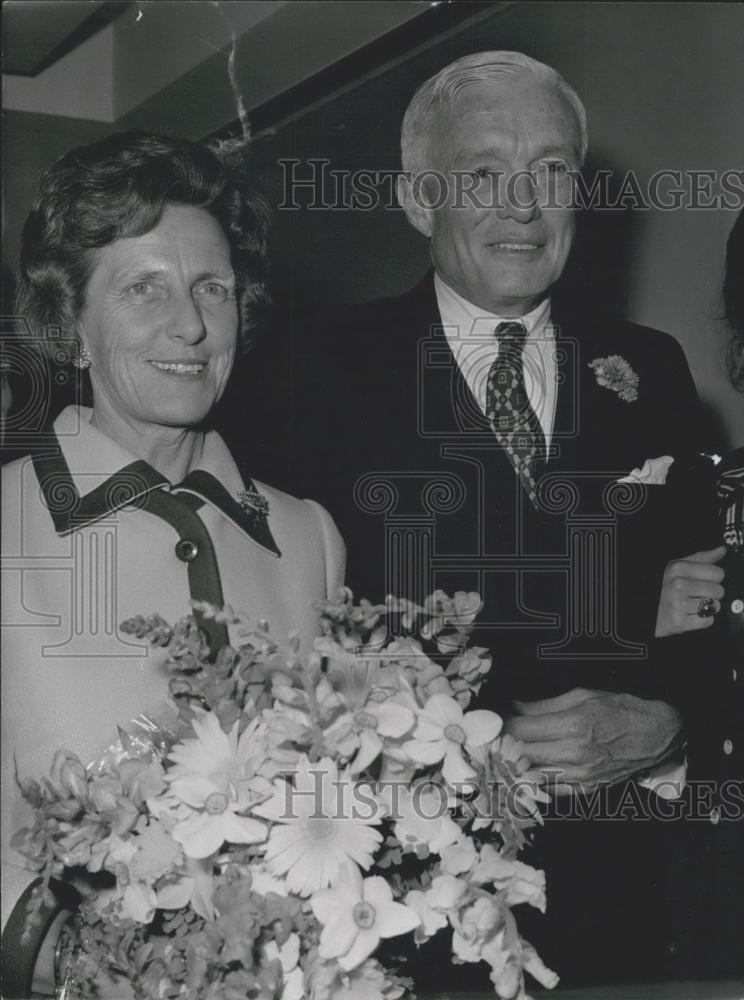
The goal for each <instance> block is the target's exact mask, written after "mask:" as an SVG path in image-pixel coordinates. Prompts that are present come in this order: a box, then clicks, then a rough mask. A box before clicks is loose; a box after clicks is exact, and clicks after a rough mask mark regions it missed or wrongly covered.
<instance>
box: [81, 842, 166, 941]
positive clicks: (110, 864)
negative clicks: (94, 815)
mask: <svg viewBox="0 0 744 1000" xmlns="http://www.w3.org/2000/svg"><path fill="white" fill-rule="evenodd" d="M136 854H137V845H136V842H135V841H134V839H133V838H129V839H127V840H122V839H121V837H117V836H116V834H113V835H112V836H111V837H110V838H109V839H108V841H107V843H106V860H105V867H106V868H107V869H108V870H109V871H111V872H113V873H114V875H115V876H116V889H115V890H108V891H107V890H104V891H103V892H102V893H99V898H98V899H97V901H96V905H97V906H102V905H104V904H105V903H107V902H108V901H109V900H111V899H112V898H113V899H119V900H120V902H121V915H122V916H123V917H129V918H130V919H131V920H136V921H137V922H138V923H140V924H149V923H150V921H151V920H152V918H153V916H154V915H155V908H156V907H157V896H156V894H155V891H154V889H153V888H152V883H151V882H150V881H147V880H145V879H140V878H137V877H136V875H135V874H134V872H133V871H132V867H133V865H132V862H133V859H134V857H135V855H136Z"/></svg>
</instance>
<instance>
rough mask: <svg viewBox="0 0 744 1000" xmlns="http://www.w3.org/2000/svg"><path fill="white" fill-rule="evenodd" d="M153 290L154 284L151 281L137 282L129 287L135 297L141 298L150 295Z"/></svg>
mask: <svg viewBox="0 0 744 1000" xmlns="http://www.w3.org/2000/svg"><path fill="white" fill-rule="evenodd" d="M152 290H153V284H152V282H151V281H135V283H134V284H133V285H130V286H129V292H130V294H131V295H134V296H135V297H138V298H141V297H142V296H144V295H149V294H150V293H151V292H152Z"/></svg>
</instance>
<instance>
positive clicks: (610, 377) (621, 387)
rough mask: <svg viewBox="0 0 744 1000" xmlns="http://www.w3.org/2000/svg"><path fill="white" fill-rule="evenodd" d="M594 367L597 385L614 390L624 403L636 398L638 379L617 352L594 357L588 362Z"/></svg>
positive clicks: (632, 401) (633, 400) (633, 401)
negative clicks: (606, 355)
mask: <svg viewBox="0 0 744 1000" xmlns="http://www.w3.org/2000/svg"><path fill="white" fill-rule="evenodd" d="M589 367H590V368H593V369H594V374H595V375H596V377H597V385H601V386H603V387H604V388H605V389H611V390H612V392H616V393H617V394H618V396H619V397H620V399H622V400H623V401H624V402H626V403H635V401H636V400H637V399H638V383H639V381H640V379H639V378H638V375H637V374H636V372H634V371H633V369H632V368H631V367H630V365H629V364H628V362H627V361H626V360H625V358H621V357H620V355H619V354H610V355H609V357H606V358H595V359H594V361H590V362H589Z"/></svg>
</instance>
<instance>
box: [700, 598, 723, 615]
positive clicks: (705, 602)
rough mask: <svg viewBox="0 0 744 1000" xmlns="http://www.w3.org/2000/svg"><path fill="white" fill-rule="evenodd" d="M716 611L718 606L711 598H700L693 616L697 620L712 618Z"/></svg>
mask: <svg viewBox="0 0 744 1000" xmlns="http://www.w3.org/2000/svg"><path fill="white" fill-rule="evenodd" d="M717 611H718V604H717V602H716V600H715V598H713V597H701V598H700V600H699V601H698V606H697V611H696V612H695V614H696V615H697V616H698V618H712V617H713V615H714V614H715V613H716V612H717Z"/></svg>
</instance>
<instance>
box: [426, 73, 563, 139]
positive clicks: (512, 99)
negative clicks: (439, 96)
mask: <svg viewBox="0 0 744 1000" xmlns="http://www.w3.org/2000/svg"><path fill="white" fill-rule="evenodd" d="M520 126H523V127H525V128H527V129H528V130H537V129H539V130H540V132H541V133H545V134H546V135H547V133H550V138H551V144H556V143H561V142H562V143H563V144H565V145H566V146H577V145H578V144H579V141H580V135H579V124H578V122H577V120H576V113H575V110H574V108H573V107H572V105H571V103H570V102H569V100H568V98H567V97H566V95H565V94H564V93H563V92H562V91H561V90H560V89H559V88H558V87H556V86H555V85H554V84H552V83H549V82H544V81H540V80H538V81H535V80H524V79H519V78H506V79H504V80H503V81H502V80H494V81H486V82H483V83H473V84H469V85H467V86H465V87H462V88H461V89H460V91H459V92H458V93H457V94H456V95H455V97H454V99H453V100H452V101H451V102H449V103H447V104H445V105H443V106H442V107H441V108H440V110H439V113H438V114H437V117H436V125H435V128H434V129H433V135H432V138H434V139H435V140H436V139H437V138H441V139H443V140H449V141H452V140H453V139H458V140H463V139H466V140H468V141H469V142H470V141H472V140H473V139H477V133H478V132H479V131H480V130H481V129H486V128H488V129H492V130H497V129H504V130H509V129H512V128H519V127H520ZM474 133H476V134H474Z"/></svg>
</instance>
